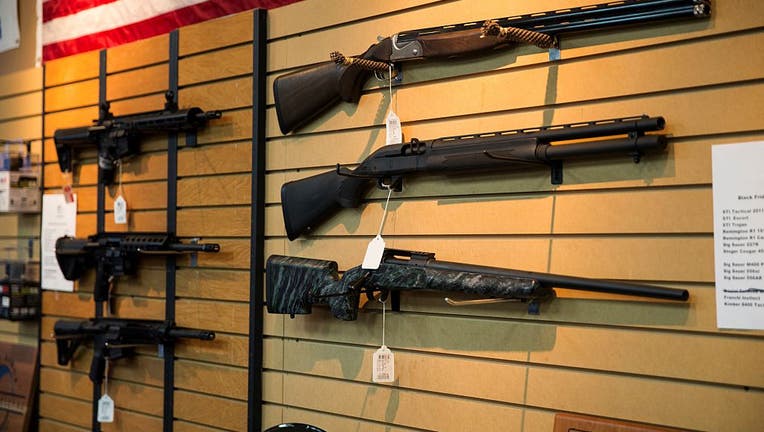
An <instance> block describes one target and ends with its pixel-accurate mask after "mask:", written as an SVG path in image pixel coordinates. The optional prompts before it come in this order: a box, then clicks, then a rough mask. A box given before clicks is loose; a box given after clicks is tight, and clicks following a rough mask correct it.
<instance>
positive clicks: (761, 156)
mask: <svg viewBox="0 0 764 432" xmlns="http://www.w3.org/2000/svg"><path fill="white" fill-rule="evenodd" d="M711 159H712V165H713V169H712V174H713V197H714V261H715V263H714V266H715V270H716V324H717V326H718V327H719V328H734V329H758V330H761V329H764V169H762V161H764V141H757V142H748V143H740V144H726V145H715V146H713V147H712V148H711Z"/></svg>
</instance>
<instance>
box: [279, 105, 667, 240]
mask: <svg viewBox="0 0 764 432" xmlns="http://www.w3.org/2000/svg"><path fill="white" fill-rule="evenodd" d="M664 125H665V121H664V119H663V117H648V116H642V117H631V118H624V119H615V120H600V121H595V122H587V123H577V124H570V125H561V126H548V127H541V128H535V129H518V130H513V131H506V132H495V133H485V134H475V135H464V136H458V137H448V138H438V139H434V140H430V141H419V140H417V139H412V140H411V141H410V142H408V143H405V144H393V145H388V146H384V147H382V148H380V149H378V150H376V151H375V152H374V153H372V154H371V155H369V156H368V157H367V158H366V159H365V160H364V161H363V162H361V164H360V165H358V166H357V167H356V168H355V169H353V170H350V169H348V168H345V167H340V166H339V164H337V168H336V169H335V170H332V171H329V172H326V173H323V174H318V175H314V176H312V177H308V178H304V179H301V180H296V181H291V182H287V183H284V185H283V186H282V187H281V205H282V211H283V213H284V225H285V228H286V233H287V237H289V239H290V240H294V239H296V238H297V237H299V236H300V235H301V234H305V233H308V232H309V231H311V230H312V229H314V228H315V227H317V226H318V225H319V224H320V223H321V222H323V221H324V220H325V219H327V218H329V217H330V216H332V215H333V214H334V213H336V212H337V211H339V210H340V208H342V207H344V208H355V207H358V206H359V205H360V203H361V198H362V197H363V196H364V194H365V193H366V191H367V190H368V189H369V187H370V186H371V185H372V183H373V181H376V183H377V186H378V187H379V188H381V189H387V188H388V187H390V188H393V190H396V191H400V190H401V188H402V182H403V178H404V177H406V176H408V175H411V174H418V173H446V174H450V173H452V172H471V173H472V172H486V171H507V170H523V169H527V168H528V167H529V166H534V165H542V166H544V165H548V166H550V167H551V169H552V183H553V184H561V183H562V161H563V160H567V159H573V158H578V157H590V156H598V155H608V154H616V155H617V154H625V155H630V156H632V157H633V159H634V161H635V162H639V160H640V159H639V158H640V155H641V154H642V153H643V152H648V151H651V150H662V149H664V148H665V147H666V137H665V136H663V135H645V132H646V131H655V130H660V129H663V127H664ZM620 135H622V136H620ZM595 137H597V138H608V139H598V140H596V141H592V142H581V143H575V144H564V145H550V143H551V142H560V141H565V140H580V139H585V138H595Z"/></svg>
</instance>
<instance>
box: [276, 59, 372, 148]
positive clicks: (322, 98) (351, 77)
mask: <svg viewBox="0 0 764 432" xmlns="http://www.w3.org/2000/svg"><path fill="white" fill-rule="evenodd" d="M370 74H371V73H370V72H369V71H367V70H364V69H361V68H358V67H355V66H343V65H338V64H336V63H334V62H325V63H321V64H319V65H316V66H313V67H309V68H306V69H301V70H298V71H296V72H292V73H289V74H286V75H282V76H280V77H278V78H276V81H274V82H273V97H274V99H275V102H276V116H277V117H278V120H279V128H280V129H281V133H283V134H287V133H289V132H291V131H293V130H295V129H297V128H299V127H301V126H303V125H304V124H306V123H307V122H309V121H310V120H312V119H313V118H315V117H316V116H318V115H319V114H321V113H323V112H324V111H326V110H327V109H329V108H331V107H332V106H334V105H336V104H338V103H339V102H340V101H345V102H358V99H359V98H360V97H361V89H362V88H363V85H364V83H365V82H366V80H367V79H368V78H369V76H370Z"/></svg>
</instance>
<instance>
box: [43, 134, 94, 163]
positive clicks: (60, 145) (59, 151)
mask: <svg viewBox="0 0 764 432" xmlns="http://www.w3.org/2000/svg"><path fill="white" fill-rule="evenodd" d="M53 142H54V143H55V144H56V156H57V157H58V166H59V168H61V172H70V171H71V170H72V152H73V148H74V147H76V146H87V145H92V146H95V145H96V143H95V142H94V141H93V139H92V135H91V127H90V126H84V127H76V128H70V129H57V130H56V131H55V132H54V133H53Z"/></svg>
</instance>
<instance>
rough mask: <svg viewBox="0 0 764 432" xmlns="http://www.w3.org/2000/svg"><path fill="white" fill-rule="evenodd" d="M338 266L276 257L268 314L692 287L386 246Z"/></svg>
mask: <svg viewBox="0 0 764 432" xmlns="http://www.w3.org/2000/svg"><path fill="white" fill-rule="evenodd" d="M337 268H338V267H337V263H336V262H334V261H324V260H317V259H310V258H299V257H288V256H281V255H271V256H270V257H269V258H268V261H267V263H266V270H265V272H266V278H265V281H266V282H265V283H266V285H265V290H266V296H267V298H266V304H267V307H268V312H269V313H276V314H290V315H292V316H294V315H295V314H309V313H311V306H312V305H314V304H328V305H329V308H330V309H331V311H332V314H333V315H334V316H335V317H336V318H339V319H341V320H345V321H353V320H355V319H356V318H357V317H358V305H359V300H360V295H361V294H362V293H365V294H367V295H368V296H369V298H370V299H371V296H372V295H373V293H374V292H382V295H383V296H386V295H387V293H388V292H389V291H396V290H399V291H401V290H435V291H446V292H460V293H465V294H473V295H479V296H481V297H486V298H487V299H489V300H490V301H519V302H524V303H528V312H529V313H532V314H537V313H538V306H539V303H540V302H543V301H545V300H549V299H552V298H554V296H555V292H554V289H553V287H559V288H568V289H576V290H584V291H594V292H604V293H612V294H624V295H632V296H640V297H650V298H658V299H664V300H676V301H686V300H687V299H688V298H689V293H688V292H687V290H681V289H673V288H664V287H658V286H651V285H638V284H632V283H625V282H617V281H607V280H601V279H585V278H579V277H573V276H561V275H554V274H548V273H534V272H527V271H520V270H510V269H502V268H497V267H487V266H479V265H471V264H461V263H454V262H447V261H438V260H436V259H435V254H434V253H429V252H413V251H405V250H398V249H385V252H384V254H383V256H382V263H381V264H380V266H379V268H378V269H377V270H366V269H363V268H361V266H358V267H353V268H352V269H350V270H348V271H346V272H345V273H344V274H343V275H342V278H340V277H339V276H338V273H337ZM446 301H448V302H449V303H450V304H456V305H460V304H461V303H460V302H454V301H453V300H449V299H446ZM478 301H480V300H478ZM481 302H485V300H482V301H481Z"/></svg>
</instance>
